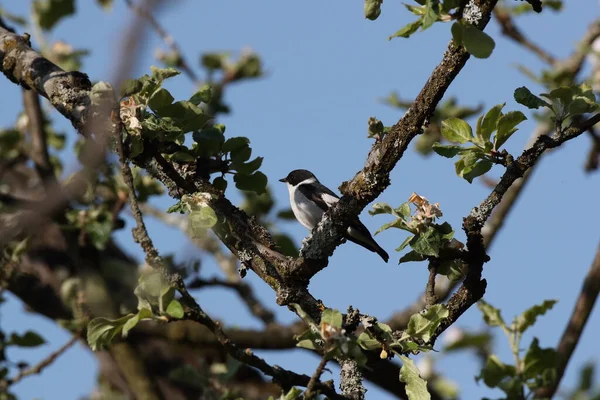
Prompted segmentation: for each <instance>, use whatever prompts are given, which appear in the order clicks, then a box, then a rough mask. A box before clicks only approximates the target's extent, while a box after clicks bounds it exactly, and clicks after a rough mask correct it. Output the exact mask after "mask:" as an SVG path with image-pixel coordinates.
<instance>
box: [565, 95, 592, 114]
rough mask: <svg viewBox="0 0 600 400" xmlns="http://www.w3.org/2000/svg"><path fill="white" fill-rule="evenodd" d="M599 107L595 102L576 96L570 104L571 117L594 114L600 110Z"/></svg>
mask: <svg viewBox="0 0 600 400" xmlns="http://www.w3.org/2000/svg"><path fill="white" fill-rule="evenodd" d="M598 107H599V105H598V104H596V102H595V100H590V99H588V98H587V97H584V96H575V97H573V101H571V103H570V104H569V108H568V111H569V115H580V114H587V113H591V112H594V111H596V110H597V109H598Z"/></svg>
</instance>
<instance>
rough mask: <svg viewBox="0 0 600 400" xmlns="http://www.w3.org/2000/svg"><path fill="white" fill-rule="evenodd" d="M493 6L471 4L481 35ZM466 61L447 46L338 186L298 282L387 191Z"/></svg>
mask: <svg viewBox="0 0 600 400" xmlns="http://www.w3.org/2000/svg"><path fill="white" fill-rule="evenodd" d="M496 3H497V0H487V1H481V2H479V4H478V5H475V3H474V2H471V3H469V4H470V5H472V7H474V8H476V9H477V11H478V12H480V13H478V15H480V16H481V18H480V19H478V20H477V21H473V22H474V24H475V25H476V26H477V27H478V28H479V29H484V28H485V26H486V25H487V23H488V22H489V20H490V16H491V13H492V10H493V8H494V6H495V5H496ZM469 57H470V54H469V53H468V52H467V51H466V50H465V49H464V48H463V47H462V46H456V45H455V44H454V42H453V41H451V42H450V44H449V45H448V48H447V50H446V52H445V53H444V56H443V58H442V61H441V62H440V64H439V65H438V66H437V67H436V68H435V69H434V71H433V73H432V74H431V76H430V77H429V79H428V80H427V83H426V84H425V86H424V87H423V89H421V92H420V93H419V95H418V96H417V98H416V99H415V100H414V102H413V103H412V105H411V106H410V108H409V109H408V110H407V111H406V113H405V114H404V116H403V117H402V118H401V119H400V120H399V121H398V122H397V123H396V124H395V125H394V126H392V128H391V129H390V131H389V132H388V133H387V134H386V135H385V136H384V137H383V139H382V140H381V141H378V142H376V143H375V144H374V145H373V147H372V149H371V151H370V152H369V156H368V158H367V161H366V164H365V166H364V168H363V169H362V170H361V171H359V172H358V173H357V174H356V175H355V176H354V178H353V179H352V180H351V181H349V182H345V183H343V184H342V185H341V186H340V191H341V192H342V194H343V196H342V198H341V199H340V201H339V202H338V203H337V204H336V205H335V206H334V207H332V208H330V209H329V211H327V212H326V213H325V215H324V216H323V219H322V220H321V222H320V223H319V224H318V225H317V226H316V227H315V228H314V229H313V231H312V232H311V236H309V238H307V240H306V242H305V245H304V246H303V251H302V252H301V255H302V254H303V255H304V258H305V260H304V262H303V263H300V265H298V268H299V269H300V270H301V272H300V274H301V276H303V277H305V278H307V279H310V277H312V276H313V275H314V274H315V273H317V272H318V271H319V270H320V269H322V268H323V266H322V261H321V263H316V262H314V261H312V260H315V259H316V260H323V259H327V258H328V257H329V256H331V254H333V251H334V250H335V248H336V247H337V246H338V245H339V244H340V243H341V235H342V233H343V232H344V231H345V229H346V227H347V225H348V223H349V221H350V219H352V218H354V217H355V216H357V215H358V214H359V213H360V211H362V210H363V209H364V207H366V205H367V204H369V203H370V202H371V201H373V200H375V198H377V197H378V196H379V195H380V194H381V193H382V192H383V191H384V190H385V188H387V186H389V184H390V176H389V175H390V172H391V171H392V170H393V169H394V167H395V166H396V163H397V162H398V161H399V160H400V158H402V156H403V154H404V152H405V151H406V149H407V148H408V145H409V143H410V142H411V140H412V139H414V138H415V137H416V136H417V135H418V134H420V133H421V132H422V128H423V125H425V124H427V121H428V120H429V118H430V117H431V116H432V115H433V112H434V111H435V107H436V106H437V104H438V103H439V101H440V100H441V99H442V97H443V96H444V93H445V92H446V90H447V89H448V87H449V86H450V84H451V83H452V81H453V80H454V79H455V78H456V76H457V75H458V73H459V72H460V71H461V70H462V68H463V67H464V66H465V64H466V62H467V61H468V59H469ZM306 259H308V261H307V260H306Z"/></svg>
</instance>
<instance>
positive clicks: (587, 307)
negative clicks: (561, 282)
mask: <svg viewBox="0 0 600 400" xmlns="http://www.w3.org/2000/svg"><path fill="white" fill-rule="evenodd" d="M599 292H600V247H598V251H597V252H596V256H595V257H594V261H593V262H592V265H591V267H590V269H589V271H588V273H587V276H586V277H585V280H584V281H583V286H582V288H581V292H580V293H579V297H578V298H577V302H576V303H575V307H574V308H573V312H572V313H571V318H570V319H569V323H568V324H567V326H566V328H565V331H564V332H563V335H562V337H561V338H560V342H559V343H558V347H557V351H556V353H557V363H556V379H554V380H553V381H552V384H551V385H550V386H547V387H543V388H540V389H538V390H537V391H536V392H535V398H537V399H539V398H547V399H551V398H552V397H553V396H554V394H555V393H556V389H558V386H559V385H560V381H561V379H562V377H563V375H564V373H565V370H566V369H567V365H568V364H569V360H570V359H571V356H572V355H573V352H574V351H575V348H576V347H577V344H578V343H579V339H580V338H581V334H582V332H583V329H584V328H585V324H586V323H587V321H588V318H589V317H590V314H591V313H592V309H593V308H594V304H595V303H596V299H598V293H599Z"/></svg>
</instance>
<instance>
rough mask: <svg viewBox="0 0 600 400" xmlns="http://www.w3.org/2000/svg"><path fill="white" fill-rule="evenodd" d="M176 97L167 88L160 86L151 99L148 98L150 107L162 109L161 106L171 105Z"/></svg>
mask: <svg viewBox="0 0 600 400" xmlns="http://www.w3.org/2000/svg"><path fill="white" fill-rule="evenodd" d="M173 100H175V98H174V97H173V96H172V95H171V93H169V91H168V90H167V89H165V88H160V89H158V90H157V91H156V92H154V93H153V94H152V96H151V97H150V100H148V107H150V108H151V109H152V110H153V111H155V112H156V111H157V110H160V109H161V108H165V107H167V106H170V105H171V103H173Z"/></svg>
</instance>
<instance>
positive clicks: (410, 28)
mask: <svg viewBox="0 0 600 400" xmlns="http://www.w3.org/2000/svg"><path fill="white" fill-rule="evenodd" d="M422 23H423V18H419V19H418V20H416V21H413V22H411V23H409V24H408V25H405V26H404V27H402V28H401V29H400V30H398V31H397V32H396V33H394V34H393V35H391V36H389V37H388V40H392V39H393V38H396V37H403V38H409V37H410V35H412V34H413V33H415V32H416V31H417V29H419V27H420V26H421V24H422Z"/></svg>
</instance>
